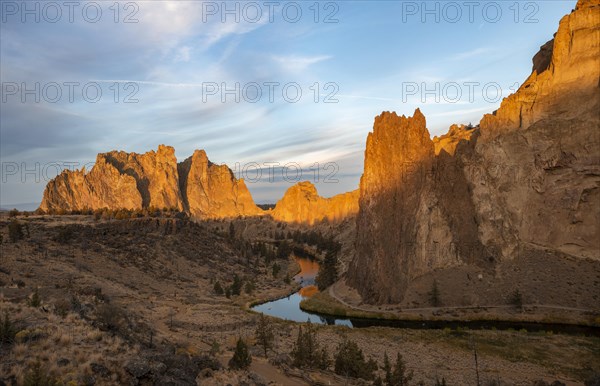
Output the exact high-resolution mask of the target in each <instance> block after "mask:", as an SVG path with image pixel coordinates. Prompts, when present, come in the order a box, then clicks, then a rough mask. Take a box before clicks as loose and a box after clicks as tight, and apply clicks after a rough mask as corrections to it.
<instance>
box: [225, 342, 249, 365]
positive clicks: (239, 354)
mask: <svg viewBox="0 0 600 386" xmlns="http://www.w3.org/2000/svg"><path fill="white" fill-rule="evenodd" d="M251 364H252V357H251V356H250V352H249V351H248V346H247V345H246V343H245V342H244V340H243V339H242V338H241V337H240V338H239V339H238V341H237V343H236V345H235V352H234V353H233V357H232V358H231V359H230V360H229V368H231V369H235V370H243V369H247V368H248V367H250V365H251Z"/></svg>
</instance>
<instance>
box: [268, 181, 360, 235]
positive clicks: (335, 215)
mask: <svg viewBox="0 0 600 386" xmlns="http://www.w3.org/2000/svg"><path fill="white" fill-rule="evenodd" d="M358 195H359V194H358V190H355V191H352V192H348V193H343V194H338V195H336V196H333V197H331V198H324V197H321V196H319V194H318V193H317V188H316V187H315V186H314V185H313V184H312V183H310V182H309V181H304V182H299V183H297V184H296V185H294V186H292V187H290V188H289V189H288V190H287V191H286V192H285V194H284V196H283V198H282V199H281V200H279V201H278V202H277V205H276V206H275V209H273V211H272V212H271V216H272V217H273V219H275V220H277V221H285V222H293V223H302V224H309V225H312V224H314V223H315V222H319V221H323V220H327V221H330V222H339V221H342V220H344V219H346V218H348V217H350V216H354V215H356V213H358Z"/></svg>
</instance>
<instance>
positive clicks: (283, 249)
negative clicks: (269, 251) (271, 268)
mask: <svg viewBox="0 0 600 386" xmlns="http://www.w3.org/2000/svg"><path fill="white" fill-rule="evenodd" d="M290 253H292V247H291V246H290V244H289V243H288V242H287V241H285V240H284V241H282V242H281V243H279V247H278V248H277V258H278V259H287V258H288V256H289V255H290Z"/></svg>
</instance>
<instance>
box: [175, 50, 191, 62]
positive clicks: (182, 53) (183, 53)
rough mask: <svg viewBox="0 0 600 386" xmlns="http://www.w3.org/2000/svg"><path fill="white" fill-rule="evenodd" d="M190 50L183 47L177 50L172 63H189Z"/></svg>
mask: <svg viewBox="0 0 600 386" xmlns="http://www.w3.org/2000/svg"><path fill="white" fill-rule="evenodd" d="M191 51H192V48H191V47H189V46H183V47H181V48H179V49H178V50H177V55H176V56H175V59H174V61H175V62H176V63H177V62H189V61H190V52H191Z"/></svg>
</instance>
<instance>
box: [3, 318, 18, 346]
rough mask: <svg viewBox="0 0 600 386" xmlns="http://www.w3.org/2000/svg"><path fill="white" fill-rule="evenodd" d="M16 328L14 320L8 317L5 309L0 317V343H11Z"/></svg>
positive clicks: (13, 339) (15, 333)
mask: <svg viewBox="0 0 600 386" xmlns="http://www.w3.org/2000/svg"><path fill="white" fill-rule="evenodd" d="M17 330H18V329H17V327H16V326H15V324H14V322H13V321H12V320H11V319H10V318H9V317H8V311H6V310H5V311H4V318H0V343H7V344H11V343H13V342H14V341H15V335H17V332H18V331H17Z"/></svg>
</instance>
